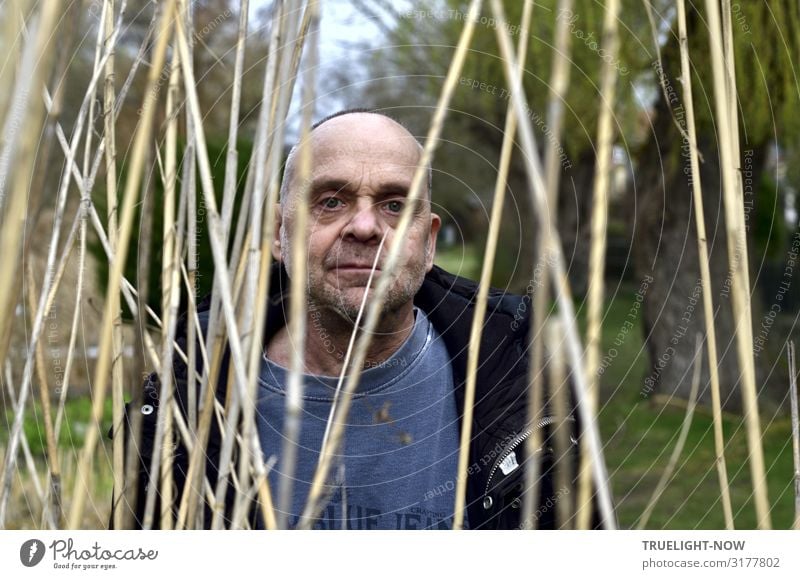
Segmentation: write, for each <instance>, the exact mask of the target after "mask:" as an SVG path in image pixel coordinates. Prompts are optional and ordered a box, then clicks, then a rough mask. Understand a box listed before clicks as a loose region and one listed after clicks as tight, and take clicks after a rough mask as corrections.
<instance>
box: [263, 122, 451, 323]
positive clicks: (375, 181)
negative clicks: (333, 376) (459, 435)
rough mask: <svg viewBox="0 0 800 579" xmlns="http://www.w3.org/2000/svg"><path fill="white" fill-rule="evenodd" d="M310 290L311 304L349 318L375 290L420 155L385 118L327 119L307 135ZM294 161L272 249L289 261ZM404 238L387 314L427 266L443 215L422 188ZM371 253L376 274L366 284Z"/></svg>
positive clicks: (404, 300) (407, 296) (296, 180)
mask: <svg viewBox="0 0 800 579" xmlns="http://www.w3.org/2000/svg"><path fill="white" fill-rule="evenodd" d="M311 148H312V169H311V182H310V191H309V210H310V214H309V231H308V235H307V244H308V253H307V264H306V265H307V268H308V294H309V302H310V305H314V306H316V307H319V308H323V309H330V310H333V311H335V312H337V313H339V314H340V315H342V316H344V317H346V318H347V319H349V320H351V321H355V319H356V316H357V315H358V310H359V307H360V305H361V301H362V299H363V296H364V292H365V291H372V292H374V288H375V287H376V283H377V278H378V277H379V276H380V275H381V271H380V269H381V268H382V267H383V265H384V263H385V261H386V257H387V256H388V253H389V249H390V248H391V247H392V245H393V244H394V243H397V242H398V240H397V239H395V230H396V228H397V225H398V224H399V221H400V214H401V212H402V210H403V207H404V206H405V205H406V204H407V200H406V197H407V195H408V191H409V189H410V187H411V181H412V178H413V176H414V172H415V171H416V168H417V165H418V163H419V158H420V152H421V151H420V149H419V145H418V144H417V142H416V141H415V140H414V138H413V137H412V136H411V135H410V134H409V133H408V132H407V131H406V130H405V129H403V128H402V127H400V126H399V125H397V124H396V123H394V122H392V121H391V120H389V119H386V118H385V117H381V116H379V115H372V114H363V113H354V114H349V115H343V116H341V117H337V118H334V119H331V120H329V121H327V122H326V123H324V124H323V125H321V126H320V127H318V128H317V129H316V130H315V131H314V132H313V134H312V136H311ZM298 165H299V162H298V161H297V160H296V162H295V167H294V171H293V173H292V176H291V179H292V181H291V182H290V187H289V191H290V196H289V198H288V199H287V200H286V202H285V203H284V205H283V206H282V208H281V225H280V228H279V231H278V232H276V233H277V241H278V242H279V246H278V244H275V246H274V249H273V255H274V257H275V258H276V259H280V260H282V261H283V262H284V264H285V265H286V269H287V272H288V273H289V275H291V274H292V267H291V239H292V234H293V226H294V213H295V202H296V194H297V193H298V191H300V190H301V185H302V184H301V181H300V176H299V175H298V172H299V169H298ZM421 197H422V199H420V200H418V201H417V202H416V204H415V207H414V213H413V219H412V222H411V225H410V227H409V229H408V231H407V233H406V235H405V236H404V237H403V239H402V240H400V241H399V242H400V243H402V249H401V254H400V260H399V263H398V267H397V268H396V269H395V273H394V276H393V279H392V283H391V284H390V285H389V288H390V289H389V292H388V295H387V297H386V301H385V302H384V304H385V305H384V311H385V312H396V311H398V310H400V309H401V308H403V307H404V306H405V307H410V304H411V302H412V300H413V297H414V294H416V292H417V290H419V287H420V285H421V284H422V280H423V278H424V277H425V273H426V272H427V271H429V270H430V269H431V267H432V265H433V258H434V254H435V251H436V233H437V232H438V230H439V226H440V224H441V221H440V219H439V217H438V216H437V215H435V214H432V213H431V211H430V203H429V202H428V201H427V195H426V194H425V193H424V192H423V193H422V194H421ZM384 236H385V237H386V240H385V242H384V246H383V249H382V250H381V255H380V257H378V259H377V266H376V271H375V279H373V282H372V285H371V288H370V289H369V290H368V289H367V282H368V280H369V274H370V270H371V268H372V265H373V263H374V262H375V260H376V257H377V256H378V248H379V247H380V244H381V240H382V239H383V237H384Z"/></svg>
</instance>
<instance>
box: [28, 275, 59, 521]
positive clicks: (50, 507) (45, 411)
mask: <svg viewBox="0 0 800 579" xmlns="http://www.w3.org/2000/svg"><path fill="white" fill-rule="evenodd" d="M25 273H26V274H27V286H28V291H27V294H28V296H27V297H28V307H29V308H30V311H31V313H32V314H33V313H35V312H36V297H35V294H36V287H35V282H34V281H33V265H32V264H31V263H30V262H29V264H28V267H27V268H26V272H25ZM35 356H36V377H37V378H38V380H39V401H40V402H41V404H42V417H41V420H44V432H45V440H46V441H47V447H46V448H47V476H48V481H49V485H48V489H47V490H48V495H49V500H47V501H45V502H44V505H43V507H44V508H43V509H42V517H43V518H44V520H45V521H47V524H48V525H49V526H50V528H51V529H58V527H59V526H60V524H61V471H60V469H59V466H58V464H59V463H58V449H57V447H56V438H55V436H54V433H53V413H52V412H51V410H50V386H49V385H48V383H47V370H46V368H45V362H44V350H43V347H42V342H39V343H38V344H36V353H35Z"/></svg>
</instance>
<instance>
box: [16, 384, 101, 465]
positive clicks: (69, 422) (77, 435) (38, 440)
mask: <svg viewBox="0 0 800 579" xmlns="http://www.w3.org/2000/svg"><path fill="white" fill-rule="evenodd" d="M51 411H52V413H53V421H55V412H56V406H55V405H54V406H52V409H51ZM111 413H112V402H111V399H110V398H109V399H106V402H105V407H104V409H103V422H102V424H101V425H100V430H101V432H102V434H103V438H105V435H106V433H107V432H108V429H109V428H110V426H111ZM4 420H5V423H4V424H5V428H3V429H0V446H5V445H6V444H7V443H8V437H9V435H10V433H11V428H12V426H13V424H14V413H13V411H11V410H10V409H8V408H7V409H6V410H5V418H4ZM91 423H92V401H91V400H90V399H89V397H88V396H80V397H76V398H72V399H67V402H66V404H65V408H64V418H63V420H62V423H61V432H60V434H59V438H58V443H57V445H58V447H59V448H60V449H63V448H67V449H80V447H82V446H83V441H84V439H85V437H86V431H87V429H88V428H89V425H90V424H91ZM23 430H24V431H25V436H26V437H27V439H28V445H29V446H30V449H31V454H33V456H35V457H44V456H45V454H46V453H47V438H46V436H45V430H44V416H43V414H42V408H41V405H40V404H39V399H38V397H36V399H35V403H34V405H33V410H31V409H30V407H29V409H28V412H26V414H25V421H24V423H23Z"/></svg>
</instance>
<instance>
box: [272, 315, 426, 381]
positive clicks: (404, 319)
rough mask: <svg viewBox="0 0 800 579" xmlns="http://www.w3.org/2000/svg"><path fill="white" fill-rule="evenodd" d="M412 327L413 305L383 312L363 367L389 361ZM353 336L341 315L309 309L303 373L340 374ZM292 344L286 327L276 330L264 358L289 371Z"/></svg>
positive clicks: (347, 323)
mask: <svg viewBox="0 0 800 579" xmlns="http://www.w3.org/2000/svg"><path fill="white" fill-rule="evenodd" d="M363 321H364V319H363V318H362V322H363ZM413 327H414V307H413V304H412V303H409V304H407V306H404V307H402V308H401V309H399V310H397V311H393V312H384V314H383V315H382V316H381V320H380V322H379V324H378V329H377V330H376V331H375V333H374V334H373V336H372V340H371V341H370V346H369V349H368V350H367V357H366V360H365V361H364V367H365V368H374V367H375V366H378V365H380V364H381V363H383V362H385V361H386V360H388V359H389V358H391V357H392V355H393V354H394V353H395V352H397V350H399V349H400V346H402V345H403V343H404V342H405V341H406V339H407V338H408V336H409V334H411V330H412V329H413ZM352 333H353V322H352V321H350V320H348V319H346V318H345V317H343V316H342V315H341V314H339V313H337V312H334V311H332V310H329V309H325V308H310V309H309V312H308V319H307V320H306V349H305V372H306V373H307V374H314V375H318V376H338V375H339V374H341V372H342V368H343V366H344V361H345V356H346V354H347V348H348V345H349V344H350V337H351V335H352ZM359 335H360V332H359ZM295 344H297V340H294V339H292V336H291V334H290V332H289V326H288V325H286V326H284V327H283V328H281V329H280V330H278V332H277V333H276V334H275V336H274V337H273V338H272V340H270V342H269V344H268V345H267V349H266V354H267V357H268V358H269V359H270V360H272V361H273V362H275V363H276V364H280V365H281V366H283V367H285V368H290V367H291V363H292V354H293V348H294V345H295ZM354 353H355V349H354V352H353V354H354ZM351 358H352V355H351Z"/></svg>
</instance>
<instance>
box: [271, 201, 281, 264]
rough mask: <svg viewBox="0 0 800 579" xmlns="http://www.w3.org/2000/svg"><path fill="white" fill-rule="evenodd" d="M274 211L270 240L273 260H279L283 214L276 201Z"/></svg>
mask: <svg viewBox="0 0 800 579" xmlns="http://www.w3.org/2000/svg"><path fill="white" fill-rule="evenodd" d="M274 211H275V234H274V239H273V240H272V257H273V258H274V259H275V261H281V228H282V227H283V215H282V214H281V204H280V203H276V204H275V206H274Z"/></svg>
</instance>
